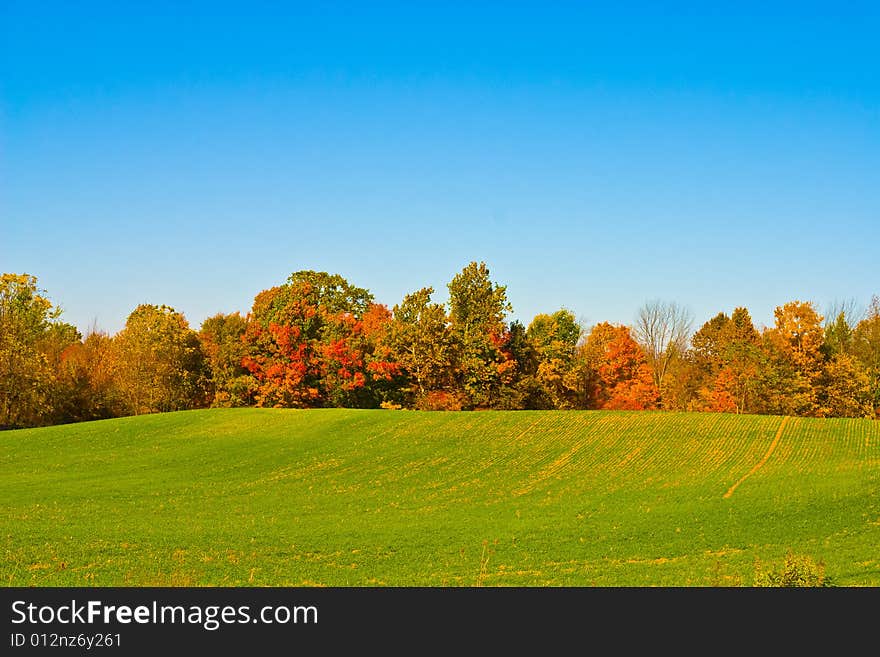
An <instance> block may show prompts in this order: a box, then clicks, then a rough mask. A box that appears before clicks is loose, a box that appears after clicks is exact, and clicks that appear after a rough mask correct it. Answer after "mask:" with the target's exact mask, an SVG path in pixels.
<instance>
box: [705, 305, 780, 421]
mask: <svg viewBox="0 0 880 657" xmlns="http://www.w3.org/2000/svg"><path fill="white" fill-rule="evenodd" d="M691 344H692V349H691V352H690V355H689V357H690V360H691V362H692V363H693V364H694V370H693V371H692V376H693V377H694V378H695V379H697V395H698V399H697V400H695V405H694V406H693V408H694V409H695V410H707V411H715V412H729V413H748V412H750V411H752V410H754V408H755V405H756V403H757V401H756V397H757V390H758V386H759V381H760V373H761V370H762V367H763V362H764V359H763V356H762V353H761V349H760V335H759V334H758V331H757V330H756V329H755V326H754V324H753V323H752V318H751V316H750V315H749V311H748V310H747V309H746V308H744V307H738V308H736V309H735V310H734V311H733V313H732V314H731V315H730V316H728V315H727V314H726V313H718V315H716V316H715V317H713V318H712V319H710V320H709V321H708V322H706V323H705V324H704V325H703V326H702V327H701V328H700V330H698V331H697V332H696V333H694V335H693V337H692V338H691Z"/></svg>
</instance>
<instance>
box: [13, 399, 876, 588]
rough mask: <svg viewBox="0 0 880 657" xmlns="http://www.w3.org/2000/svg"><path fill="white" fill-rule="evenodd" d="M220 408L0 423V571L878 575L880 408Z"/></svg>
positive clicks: (333, 576) (87, 580) (142, 580)
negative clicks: (800, 558)
mask: <svg viewBox="0 0 880 657" xmlns="http://www.w3.org/2000/svg"><path fill="white" fill-rule="evenodd" d="M782 422H783V418H779V417H768V416H733V415H720V414H687V413H637V412H635V413H627V412H605V411H584V412H574V411H572V412H561V411H555V412H554V411H550V412H542V411H534V412H531V411H519V412H475V413H423V412H412V411H359V410H308V411H302V410H269V409H265V410H263V409H229V410H206V411H190V412H183V413H169V414H161V415H150V416H141V417H131V418H122V419H118V420H107V421H101V422H91V423H83V424H77V425H68V426H59V427H49V428H44V429H32V430H21V431H8V432H3V433H0V499H2V502H3V506H2V508H3V513H2V514H0V541H2V544H0V550H2V561H0V583H2V585H4V586H22V585H36V586H83V585H86V586H111V585H122V586H140V585H158V586H169V585H172V586H176V585H187V586H200V585H226V586H230V585H233V586H235V585H252V586H263V585H272V586H274V585H285V586H310V585H342V586H347V585H357V586H371V585H404V586H406V585H430V586H434V585H453V586H472V585H484V586H497V585H520V586H555V585H574V586H584V585H586V586H592V585H595V586H642V585H672V586H712V585H751V584H752V583H753V580H754V575H755V572H756V560H758V562H760V563H761V564H764V566H762V567H766V566H770V565H774V564H779V563H781V562H782V560H783V558H784V557H785V555H786V553H788V552H789V551H792V552H794V553H796V554H799V555H807V556H809V557H811V558H812V559H814V560H816V561H822V562H824V564H825V567H826V574H827V575H828V576H830V578H831V579H832V581H833V583H835V584H837V585H843V586H860V585H872V586H878V585H880V552H878V550H877V546H878V545H880V495H878V490H880V423H878V422H871V421H869V420H846V419H829V420H814V419H803V418H790V419H788V420H787V421H786V424H785V426H784V427H782V431H780V427H781V425H782Z"/></svg>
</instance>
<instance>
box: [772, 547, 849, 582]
mask: <svg viewBox="0 0 880 657" xmlns="http://www.w3.org/2000/svg"><path fill="white" fill-rule="evenodd" d="M831 585H832V584H831V580H830V579H829V578H828V577H826V576H825V564H824V563H823V562H822V561H818V562H817V561H814V560H813V559H812V557H810V556H808V555H805V554H794V553H793V552H792V551H791V550H789V552H788V554H787V555H786V556H785V561H784V562H783V564H782V566H781V567H777V568H772V567H771V568H764V567H763V565H762V564H761V562H760V561H756V563H755V586H762V587H763V586H780V587H796V586H822V587H825V586H831Z"/></svg>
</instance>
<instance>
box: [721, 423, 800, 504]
mask: <svg viewBox="0 0 880 657" xmlns="http://www.w3.org/2000/svg"><path fill="white" fill-rule="evenodd" d="M789 419H790V418H789V416H787V415H786V416H785V417H784V418H782V424H780V425H779V429H778V430H777V431H776V435H775V436H774V437H773V442H772V443H770V447H769V448H768V449H767V453H766V454H764V456H763V458H762V459H761V460H760V461H758V462H757V463H756V464H755V466H754V467H753V468H752V469H751V470H749V471H748V472H747V473H745V474H744V475H743V476H742V477H740V479H739V481H737V482H736V483H735V484H734V485H733V486H731V487H730V488H728V489H727V492H726V493H724V499H727V498H729V497H730V496H731V495H733V492H734V491H735V490H736V489H737V487H738V486H739V485H740V484H741V483H742V482H744V481H745V480H746V479H748V478H749V477H751V476H752V475H753V474H755V473H756V472H757V471H758V470H760V469H761V467H762V466H763V465H764V464H765V463H766V462H767V459H769V458H770V455H771V454H773V452H774V451H775V450H776V446H777V445H778V444H779V440H780V439H781V438H782V431H783V429H785V425H786V424H788V421H789Z"/></svg>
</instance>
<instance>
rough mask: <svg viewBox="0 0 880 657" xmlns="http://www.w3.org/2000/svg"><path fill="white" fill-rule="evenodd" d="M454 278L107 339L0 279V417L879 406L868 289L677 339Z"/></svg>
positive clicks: (134, 324) (51, 419) (334, 292)
mask: <svg viewBox="0 0 880 657" xmlns="http://www.w3.org/2000/svg"><path fill="white" fill-rule="evenodd" d="M448 288H449V301H448V303H437V302H435V301H433V300H432V296H433V294H434V290H433V288H430V287H426V288H422V289H420V290H418V291H416V292H413V293H411V294H407V295H405V297H404V298H403V300H402V301H401V302H400V303H398V304H396V305H394V306H393V307H392V308H389V307H388V306H386V305H384V304H380V303H377V302H376V301H375V300H374V298H373V295H372V294H371V293H370V292H369V291H368V290H367V289H365V288H360V287H357V286H355V285H353V284H351V283H349V282H348V281H347V280H346V279H345V278H343V277H342V276H340V275H338V274H328V273H326V272H317V271H311V270H301V271H297V272H294V273H293V274H291V275H290V277H288V279H287V280H286V281H284V282H283V283H282V284H280V285H276V286H273V287H269V288H267V289H265V290H263V291H261V292H259V293H257V294H256V295H255V297H254V300H253V304H252V307H251V309H250V311H249V312H248V313H247V314H246V315H242V314H240V313H237V312H236V313H231V314H223V313H218V314H216V315H214V316H212V317H209V318H207V319H206V320H205V321H204V322H203V323H202V325H201V327H200V328H199V330H198V331H195V330H193V329H192V328H191V327H190V326H189V323H188V322H187V320H186V318H185V317H184V315H183V314H182V313H180V312H178V311H176V310H175V309H173V308H170V307H168V306H164V305H153V304H141V305H139V306H137V307H136V308H135V309H134V311H132V313H131V315H130V316H129V317H128V319H127V321H126V324H125V327H124V328H123V329H122V330H121V331H119V332H118V333H117V334H116V335H112V336H111V335H107V334H104V333H101V332H100V331H98V330H97V329H95V330H92V331H90V332H89V333H88V334H87V335H85V336H82V335H81V334H80V333H79V331H78V330H77V329H76V328H75V327H73V326H71V325H70V324H66V323H64V322H62V321H60V320H59V319H58V317H59V315H60V310H59V309H58V308H56V307H55V306H53V304H52V303H51V302H50V301H49V299H48V296H47V294H46V293H45V292H44V291H42V290H40V289H38V287H37V281H36V278H35V277H33V276H29V275H27V274H3V275H2V278H0V428H15V427H24V426H37V425H44V424H56V423H62V422H77V421H83V420H92V419H100V418H106V417H114V416H119V415H131V414H137V413H152V412H161V411H171V410H180V409H187V408H197V407H203V406H263V407H276V408H312V407H352V408H388V409H398V408H411V409H419V410H447V411H457V410H481V409H508V410H512V409H607V410H626V411H646V410H662V409H666V410H688V411H703V412H718V413H774V414H785V415H809V416H816V417H874V418H876V417H877V416H878V414H880V299H878V298H877V297H875V298H874V299H873V300H872V301H871V304H870V306H869V308H868V310H867V311H866V312H865V313H864V314H863V315H862V316H860V317H857V316H853V314H852V313H846V312H842V311H841V312H837V313H832V314H831V316H830V317H829V318H827V319H826V318H825V317H823V316H822V314H820V313H819V311H818V310H817V309H816V307H815V305H814V304H812V303H809V302H804V301H797V300H796V301H790V302H787V303H784V304H782V305H780V306H779V307H777V308H776V309H775V312H774V324H773V326H770V327H764V328H762V329H760V330H759V329H758V328H756V327H755V326H754V324H753V322H752V319H751V316H750V315H749V312H748V310H747V309H746V308H743V307H739V308H735V309H734V310H733V312H732V313H731V314H730V315H728V314H726V313H723V312H722V313H718V314H717V315H716V316H714V317H712V318H711V319H710V320H709V321H707V322H706V323H705V324H703V325H702V326H701V327H700V328H699V329H698V330H696V331H694V332H693V333H690V332H687V333H685V331H686V330H687V329H688V326H689V317H688V315H687V313H686V312H684V311H683V309H682V307H680V306H678V305H676V304H668V303H662V302H658V301H654V302H650V303H648V304H646V306H645V307H644V308H643V309H642V310H641V311H640V312H639V314H638V315H637V320H638V321H637V323H636V324H635V325H634V326H626V325H622V324H612V323H609V322H599V323H596V324H594V325H592V326H591V327H589V328H588V327H585V326H583V325H582V324H581V323H580V322H578V321H577V319H576V318H575V316H574V315H573V314H572V313H571V312H570V311H568V310H566V309H560V310H557V311H555V312H552V313H541V314H538V315H536V316H535V317H534V319H533V320H532V321H531V322H530V323H529V325H528V326H525V325H524V324H522V323H520V322H519V321H508V313H510V312H511V311H512V307H511V304H510V302H509V301H508V299H507V291H506V287H505V286H503V285H499V284H498V283H496V282H494V281H493V280H492V279H491V276H490V272H489V269H488V267H486V265H485V263H476V262H472V263H470V264H469V265H467V266H466V267H465V268H463V269H462V271H461V272H460V273H459V274H457V275H456V276H455V277H454V278H453V279H452V281H451V282H450V283H449V286H448ZM664 322H666V323H664Z"/></svg>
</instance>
